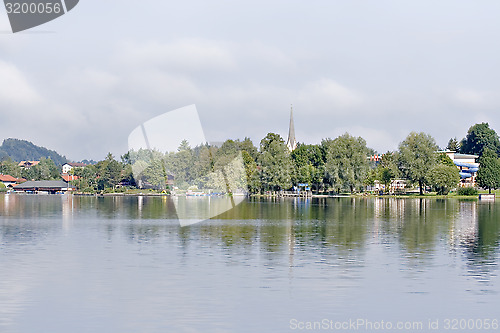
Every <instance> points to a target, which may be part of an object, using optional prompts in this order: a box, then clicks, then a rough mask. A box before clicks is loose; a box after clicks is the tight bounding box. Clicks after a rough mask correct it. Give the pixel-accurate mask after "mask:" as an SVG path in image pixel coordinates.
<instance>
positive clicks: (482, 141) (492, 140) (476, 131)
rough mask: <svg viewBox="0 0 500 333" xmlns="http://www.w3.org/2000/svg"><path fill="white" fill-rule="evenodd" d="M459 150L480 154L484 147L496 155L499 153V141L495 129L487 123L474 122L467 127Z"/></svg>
mask: <svg viewBox="0 0 500 333" xmlns="http://www.w3.org/2000/svg"><path fill="white" fill-rule="evenodd" d="M460 145H461V148H460V152H461V153H464V154H474V155H479V156H481V155H482V154H483V151H484V150H485V149H486V148H489V149H490V150H492V151H493V152H494V153H495V154H496V155H497V157H498V156H499V154H500V141H499V139H498V134H497V133H496V132H495V130H493V129H491V128H490V126H489V124H488V123H481V124H475V125H474V126H471V128H469V131H468V132H467V136H466V137H465V138H464V139H463V140H462V142H461V143H460Z"/></svg>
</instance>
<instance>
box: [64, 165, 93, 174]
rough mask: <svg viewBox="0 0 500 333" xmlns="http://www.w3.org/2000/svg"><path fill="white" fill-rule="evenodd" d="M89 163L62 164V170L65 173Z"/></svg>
mask: <svg viewBox="0 0 500 333" xmlns="http://www.w3.org/2000/svg"><path fill="white" fill-rule="evenodd" d="M86 166H87V164H85V163H64V164H63V166H62V172H63V173H64V174H66V173H69V172H70V171H71V170H73V168H84V167H86Z"/></svg>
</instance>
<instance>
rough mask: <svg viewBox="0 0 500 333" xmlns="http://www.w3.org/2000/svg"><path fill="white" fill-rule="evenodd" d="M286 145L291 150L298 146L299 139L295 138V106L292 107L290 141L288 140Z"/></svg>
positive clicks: (289, 129)
mask: <svg viewBox="0 0 500 333" xmlns="http://www.w3.org/2000/svg"><path fill="white" fill-rule="evenodd" d="M286 146H287V147H288V150H290V151H291V152H292V151H293V150H294V149H295V148H297V140H295V127H294V125H293V107H290V127H289V128H288V141H287V142H286Z"/></svg>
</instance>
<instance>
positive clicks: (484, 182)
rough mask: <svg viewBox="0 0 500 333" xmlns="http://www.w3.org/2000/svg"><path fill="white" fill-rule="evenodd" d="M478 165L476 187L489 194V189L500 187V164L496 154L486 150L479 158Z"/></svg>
mask: <svg viewBox="0 0 500 333" xmlns="http://www.w3.org/2000/svg"><path fill="white" fill-rule="evenodd" d="M479 163H480V164H479V165H480V166H479V171H478V172H477V177H476V182H477V185H478V186H480V187H483V188H487V189H488V192H489V193H490V194H491V189H496V188H499V187H500V162H499V160H498V158H497V155H496V153H495V152H494V151H492V150H491V149H489V148H486V149H484V151H483V155H482V156H481V157H480V158H479Z"/></svg>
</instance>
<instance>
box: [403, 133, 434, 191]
mask: <svg viewBox="0 0 500 333" xmlns="http://www.w3.org/2000/svg"><path fill="white" fill-rule="evenodd" d="M437 149H438V146H437V144H436V140H434V138H433V137H432V136H430V135H428V134H425V133H416V132H411V133H410V134H409V135H408V136H407V137H406V139H405V140H404V141H403V142H401V143H400V144H399V154H398V166H399V169H400V171H401V173H402V174H403V176H404V177H405V178H406V179H408V180H410V181H411V182H418V185H419V187H420V195H423V193H424V184H425V181H426V178H427V173H428V172H429V170H430V169H431V168H432V167H433V166H434V165H435V164H436V151H437Z"/></svg>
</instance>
